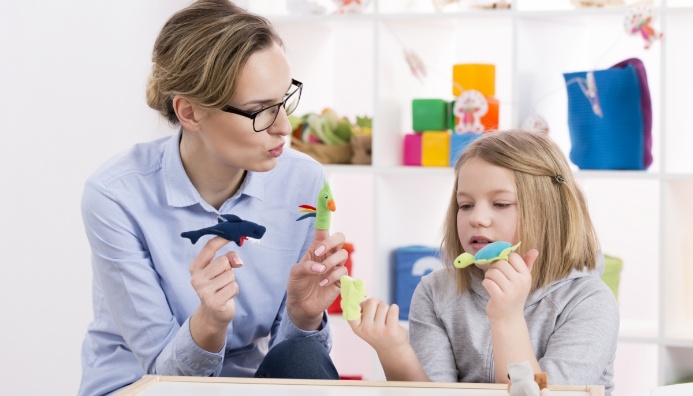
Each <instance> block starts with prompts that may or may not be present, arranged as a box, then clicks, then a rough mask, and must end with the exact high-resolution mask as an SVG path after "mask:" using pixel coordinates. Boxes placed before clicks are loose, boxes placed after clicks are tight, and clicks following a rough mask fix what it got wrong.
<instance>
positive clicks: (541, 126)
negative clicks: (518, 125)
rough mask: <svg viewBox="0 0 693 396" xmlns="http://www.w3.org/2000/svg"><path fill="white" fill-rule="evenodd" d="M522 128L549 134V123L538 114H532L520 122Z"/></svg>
mask: <svg viewBox="0 0 693 396" xmlns="http://www.w3.org/2000/svg"><path fill="white" fill-rule="evenodd" d="M522 129H523V130H525V131H530V132H539V133H543V134H544V135H548V134H549V123H548V122H546V120H545V119H544V117H542V116H540V115H539V114H532V115H531V116H529V117H527V119H525V120H524V122H522Z"/></svg>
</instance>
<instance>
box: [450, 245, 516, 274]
mask: <svg viewBox="0 0 693 396" xmlns="http://www.w3.org/2000/svg"><path fill="white" fill-rule="evenodd" d="M520 243H522V242H518V243H517V245H515V246H513V245H511V244H510V243H508V242H503V241H496V242H492V243H489V244H488V245H486V246H484V247H483V248H481V249H479V251H478V252H476V254H475V255H473V256H472V255H471V254H469V253H466V252H465V253H462V254H460V255H459V256H457V258H456V259H455V263H454V265H455V268H465V267H468V266H470V265H472V264H479V265H484V264H491V263H493V262H494V261H496V260H508V256H509V255H510V253H512V252H514V251H515V250H517V248H518V247H519V246H520Z"/></svg>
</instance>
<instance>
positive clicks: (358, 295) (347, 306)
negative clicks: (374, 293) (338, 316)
mask: <svg viewBox="0 0 693 396" xmlns="http://www.w3.org/2000/svg"><path fill="white" fill-rule="evenodd" d="M339 283H340V284H341V291H340V296H341V298H342V301H341V303H340V305H341V307H342V316H343V317H344V319H346V320H356V319H358V318H359V317H360V316H361V302H363V300H365V299H366V286H365V285H364V283H363V279H353V278H351V277H350V276H349V275H342V277H341V278H339Z"/></svg>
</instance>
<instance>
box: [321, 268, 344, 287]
mask: <svg viewBox="0 0 693 396" xmlns="http://www.w3.org/2000/svg"><path fill="white" fill-rule="evenodd" d="M342 275H348V271H347V268H346V267H345V266H343V265H342V266H339V267H334V268H333V269H332V270H331V271H330V272H328V273H326V275H325V277H324V278H323V279H321V280H320V283H319V284H320V286H322V287H325V286H327V285H331V284H334V285H337V282H339V279H340V278H341V277H342Z"/></svg>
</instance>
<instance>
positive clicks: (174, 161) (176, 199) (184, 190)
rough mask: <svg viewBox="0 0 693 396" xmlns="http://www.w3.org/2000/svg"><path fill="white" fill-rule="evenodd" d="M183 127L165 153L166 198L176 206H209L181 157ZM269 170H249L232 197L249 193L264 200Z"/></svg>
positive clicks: (169, 143)
mask: <svg viewBox="0 0 693 396" xmlns="http://www.w3.org/2000/svg"><path fill="white" fill-rule="evenodd" d="M181 134H182V129H180V130H179V131H178V133H177V134H175V135H174V136H172V137H171V139H170V140H169V141H168V143H167V144H166V147H165V148H164V153H163V164H162V166H163V171H164V172H163V174H164V188H165V189H166V199H167V202H168V204H169V205H171V206H174V207H186V206H191V205H195V204H198V203H199V204H201V205H202V206H204V207H206V206H209V204H207V203H206V202H205V201H204V200H203V199H202V197H201V196H200V193H199V192H198V191H197V189H196V188H195V186H193V184H192V182H191V181H190V178H189V177H188V174H187V173H186V172H185V168H184V167H183V161H182V160H181V158H180V139H181ZM265 177H267V172H251V171H248V172H247V174H246V176H245V180H243V183H242V184H241V187H240V188H239V190H238V192H237V193H236V194H234V196H233V197H232V198H231V199H235V198H237V197H240V196H242V195H247V196H250V197H254V198H257V199H260V200H262V199H263V198H264V196H265V194H264V192H265V188H264V181H265Z"/></svg>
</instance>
